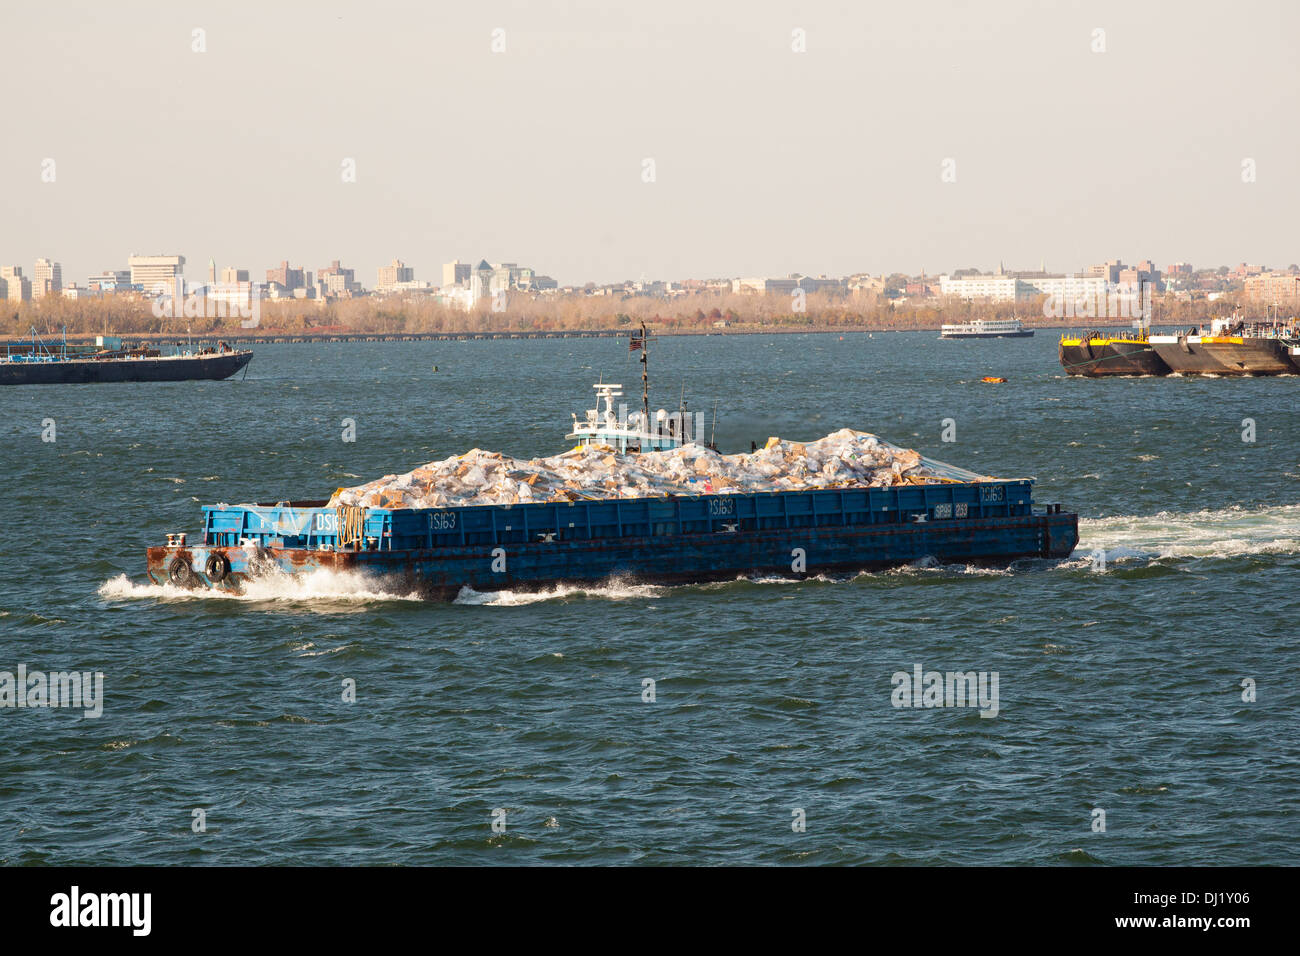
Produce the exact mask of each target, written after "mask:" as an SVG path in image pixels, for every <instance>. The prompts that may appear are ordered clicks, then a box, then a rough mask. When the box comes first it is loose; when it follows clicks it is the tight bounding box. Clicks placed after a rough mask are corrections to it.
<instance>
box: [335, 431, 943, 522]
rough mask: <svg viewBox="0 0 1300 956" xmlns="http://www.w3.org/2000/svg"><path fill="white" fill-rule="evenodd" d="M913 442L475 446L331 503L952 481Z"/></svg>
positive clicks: (449, 503) (412, 503)
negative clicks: (505, 449)
mask: <svg viewBox="0 0 1300 956" xmlns="http://www.w3.org/2000/svg"><path fill="white" fill-rule="evenodd" d="M936 464H937V463H931V462H928V461H926V460H925V459H922V457H921V455H920V454H918V453H917V452H915V451H911V450H908V449H904V448H897V447H895V446H893V445H890V444H889V443H888V442H883V441H881V440H880V439H879V438H877V437H876V436H875V435H872V434H869V433H867V432H859V431H854V430H853V429H851V428H842V429H840V430H839V431H837V432H832V433H831V434H829V435H827V436H826V437H825V438H821V439H818V440H817V441H812V442H794V441H782V440H781V439H780V438H769V439H768V441H767V444H766V445H765V446H764V447H763V448H762V449H760V450H758V451H755V452H752V453H750V454H736V455H720V454H718V453H717V452H716V451H713V450H711V449H708V448H705V447H703V446H701V445H694V444H692V445H684V446H682V447H680V448H674V449H672V450H671V451H656V452H645V453H644V454H626V455H620V454H618V453H617V452H615V451H614V449H612V448H610V447H608V446H605V445H585V446H579V447H577V448H574V449H573V450H572V451H569V452H565V453H564V454H562V455H554V456H552V457H550V458H533V459H530V460H528V461H524V460H521V459H517V458H510V457H508V456H505V455H502V454H501V453H500V452H494V451H483V450H482V449H479V448H474V449H472V450H470V451H467V452H465V454H463V455H456V456H453V457H451V458H447V459H445V460H443V461H433V462H430V463H429V464H427V465H421V466H420V467H419V468H416V469H414V470H413V471H408V472H407V473H406V474H404V475H385V476H384V477H383V478H380V479H378V480H376V481H371V482H368V483H367V484H364V485H358V486H356V487H355V488H340V489H339V490H338V491H336V492H335V493H334V496H333V497H332V498H331V499H330V502H329V503H330V507H337V506H340V505H353V506H355V505H360V506H363V507H367V508H388V509H399V508H448V507H460V506H465V505H506V504H532V503H537V502H567V501H579V500H593V499H607V498H659V497H664V496H667V495H701V494H706V495H708V494H740V493H750V492H759V491H798V490H807V489H819V488H863V487H870V488H888V487H890V486H891V485H900V484H931V483H935V482H942V481H951V480H954V479H953V478H951V477H946V476H945V475H943V474H940V473H939V472H938V471H936V469H935V467H934V465H936Z"/></svg>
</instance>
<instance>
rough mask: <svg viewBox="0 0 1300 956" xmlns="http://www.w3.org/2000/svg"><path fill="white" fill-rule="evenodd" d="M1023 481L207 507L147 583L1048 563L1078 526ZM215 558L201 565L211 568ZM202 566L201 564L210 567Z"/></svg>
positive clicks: (579, 578) (434, 588) (412, 585)
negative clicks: (199, 532) (435, 504)
mask: <svg viewBox="0 0 1300 956" xmlns="http://www.w3.org/2000/svg"><path fill="white" fill-rule="evenodd" d="M1031 484H1032V483H1031V482H1029V481H1013V482H977V483H968V484H957V485H933V486H924V487H921V486H913V487H903V488H893V489H850V490H843V491H839V490H836V491H817V492H784V493H771V494H757V495H735V496H706V497H700V498H671V499H632V500H623V501H585V502H576V503H574V504H562V505H556V504H536V505H522V506H514V507H504V506H479V507H470V508H455V509H440V510H400V511H383V510H379V509H372V510H370V511H369V512H366V513H365V514H364V522H363V523H362V525H361V526H360V530H361V536H360V541H359V542H358V543H357V544H355V545H354V544H351V543H344V544H342V545H340V540H342V538H341V536H340V535H339V533H338V529H339V528H340V527H341V526H342V524H343V522H342V519H343V517H344V516H343V514H342V512H341V511H339V512H336V511H335V510H334V509H326V508H322V507H319V506H318V505H319V503H311V504H308V505H297V506H293V505H280V506H261V507H257V506H236V507H225V506H221V507H208V508H205V509H204V512H205V516H206V517H205V529H204V534H203V541H202V543H201V544H196V545H194V546H188V545H185V544H173V545H169V546H167V547H156V548H150V549H149V553H148V570H149V575H150V577H151V578H152V579H153V580H154V581H156V582H159V583H162V582H164V581H168V580H171V581H172V582H173V583H176V584H181V585H184V586H207V587H217V588H222V589H230V590H238V589H240V588H241V587H242V583H243V581H244V580H245V579H246V578H247V577H249V576H252V575H255V574H258V573H261V572H262V571H265V570H267V569H271V568H274V569H278V570H280V571H283V572H288V573H302V572H305V571H311V570H315V569H320V568H323V569H330V570H336V571H362V572H365V573H367V574H371V575H374V576H375V577H376V578H382V579H385V580H386V581H387V582H389V583H391V585H392V586H395V587H400V588H402V589H406V590H417V591H419V592H421V593H422V594H424V595H426V596H428V597H430V598H443V599H445V598H451V597H455V595H456V594H457V593H459V591H460V590H461V589H462V588H464V587H470V588H473V589H474V590H478V591H498V590H506V589H511V590H537V589H542V588H546V587H550V586H553V585H555V584H557V583H575V584H583V583H594V582H599V581H603V580H607V579H609V578H611V577H620V578H627V579H632V580H637V581H646V582H653V583H689V582H701V581H710V580H719V579H731V578H736V577H739V576H760V575H761V576H781V577H790V578H800V577H808V576H812V575H817V574H840V573H846V572H852V571H858V570H871V569H878V568H886V567H893V566H897V565H901V564H907V563H910V562H913V561H918V560H921V559H924V558H927V557H930V558H934V559H936V560H938V561H940V562H943V563H974V564H994V565H997V564H1007V563H1010V562H1011V561H1014V560H1016V559H1019V558H1025V557H1042V558H1062V557H1066V556H1068V555H1069V554H1070V552H1071V551H1073V550H1074V547H1075V545H1076V544H1077V543H1078V539H1079V535H1078V516H1077V515H1074V514H1070V513H1067V512H1061V511H1060V510H1059V508H1056V507H1049V508H1047V509H1046V510H1037V511H1036V510H1035V509H1034V508H1033V507H1032V502H1031V501H1030V486H1031ZM214 556H215V557H214ZM214 562H215V563H214Z"/></svg>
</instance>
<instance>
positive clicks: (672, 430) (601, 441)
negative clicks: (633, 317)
mask: <svg viewBox="0 0 1300 956" xmlns="http://www.w3.org/2000/svg"><path fill="white" fill-rule="evenodd" d="M651 340H652V336H651V335H650V333H649V332H648V331H647V330H646V326H645V323H644V322H642V323H641V330H640V331H639V332H633V333H632V336H631V338H630V340H629V341H628V351H629V352H636V351H639V352H640V353H641V358H640V362H641V410H640V411H639V412H637V411H634V412H632V413H631V414H630V415H629V414H628V412H627V406H626V404H624V403H620V404H619V406H618V410H617V412H616V411H615V409H614V400H615V399H616V398H619V397H621V396H622V394H623V392H622V388H623V386H622V385H617V384H613V383H607V382H597V383H596V384H595V385H593V386H592V387H593V388H594V389H595V390H596V407H595V408H589V409H587V414H586V417H585V418H584V419H582V420H581V421H579V419H578V416H577V415H576V414H573V415H572V418H573V430H572V431H571V432H569V434H567V435H565V436H564V437H565V438H566V439H567V440H568V441H577V443H578V446H579V447H582V446H584V445H608V446H610V447H612V448H614V449H615V450H616V451H618V452H619V454H628V453H629V452H632V453H638V452H649V451H671V450H672V449H674V448H680V447H682V446H683V445H689V444H691V443H692V442H699V443H700V444H702V445H704V446H705V447H706V448H715V447H716V446H715V445H714V444H713V441H712V439H710V440H709V441H707V442H705V441H703V438H704V416H703V415H702V414H700V413H698V412H697V413H696V414H695V415H694V416H692V415H691V414H690V413H689V412H687V410H686V398H685V395H684V394H683V396H682V399H681V401H680V402H679V404H678V408H677V411H676V412H673V413H671V414H670V413H669V412H667V411H665V410H664V409H662V408H661V409H659V410H658V411H657V412H655V415H654V417H653V418H651V417H650V365H649V360H650V342H651ZM715 424H716V423H715Z"/></svg>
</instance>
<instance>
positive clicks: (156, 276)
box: [126, 255, 185, 292]
mask: <svg viewBox="0 0 1300 956" xmlns="http://www.w3.org/2000/svg"><path fill="white" fill-rule="evenodd" d="M126 264H127V265H128V266H130V267H131V284H132V285H138V286H141V287H142V288H143V289H144V291H145V292H155V291H158V290H160V289H165V290H167V291H168V292H171V291H172V290H173V289H174V288H175V287H176V280H177V279H183V278H185V257H184V256H136V255H132V256H130V257H129V258H128V259H127V260H126Z"/></svg>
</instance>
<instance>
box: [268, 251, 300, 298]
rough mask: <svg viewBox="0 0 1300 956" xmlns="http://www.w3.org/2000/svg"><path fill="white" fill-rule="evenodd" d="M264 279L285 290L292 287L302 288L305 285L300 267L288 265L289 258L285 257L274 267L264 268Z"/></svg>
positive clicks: (291, 289)
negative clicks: (295, 267)
mask: <svg viewBox="0 0 1300 956" xmlns="http://www.w3.org/2000/svg"><path fill="white" fill-rule="evenodd" d="M266 281H267V282H268V283H269V282H274V283H276V284H278V285H280V286H281V287H282V288H284V290H285V291H286V292H292V291H293V290H294V289H303V288H306V286H307V280H306V278H305V276H304V273H303V270H302V269H294V268H291V267H290V266H289V260H288V259H285V260H284V261H283V262H281V263H280V265H279V266H278V267H277V268H275V269H267V270H266Z"/></svg>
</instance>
